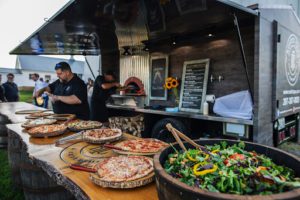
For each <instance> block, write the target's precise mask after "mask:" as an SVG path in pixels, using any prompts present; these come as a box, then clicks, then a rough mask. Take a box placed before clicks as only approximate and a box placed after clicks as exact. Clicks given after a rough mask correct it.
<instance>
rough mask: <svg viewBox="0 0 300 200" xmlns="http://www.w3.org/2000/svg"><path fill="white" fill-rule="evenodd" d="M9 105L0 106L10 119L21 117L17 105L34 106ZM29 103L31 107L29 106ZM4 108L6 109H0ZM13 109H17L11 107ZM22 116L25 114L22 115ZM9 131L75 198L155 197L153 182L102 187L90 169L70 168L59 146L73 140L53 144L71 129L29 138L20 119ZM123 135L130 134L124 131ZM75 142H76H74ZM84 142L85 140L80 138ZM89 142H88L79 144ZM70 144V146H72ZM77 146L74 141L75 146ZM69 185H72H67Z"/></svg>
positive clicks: (128, 199) (149, 199) (127, 199)
mask: <svg viewBox="0 0 300 200" xmlns="http://www.w3.org/2000/svg"><path fill="white" fill-rule="evenodd" d="M8 107H9V108H5V106H4V105H1V106H0V113H1V114H4V115H5V114H6V113H7V110H10V112H11V113H10V114H9V115H10V117H11V118H12V119H20V118H18V116H16V115H15V114H14V113H15V111H16V110H20V109H34V108H35V107H31V106H28V107H27V106H26V105H25V104H23V103H21V104H19V103H18V104H15V105H12V104H10V105H8ZM29 107H30V108H29ZM2 108H5V109H4V110H5V112H3V111H2ZM14 109H16V110H14ZM23 117H24V116H23ZM7 128H8V133H9V134H14V135H17V136H18V137H19V138H20V140H21V141H22V143H23V144H24V145H25V146H26V148H25V149H26V151H27V153H28V155H29V158H30V159H31V160H32V161H33V163H34V164H35V165H37V166H39V167H41V168H42V169H43V170H45V171H46V172H47V173H48V174H51V177H53V179H54V180H55V181H56V182H58V183H59V184H60V185H62V186H65V187H66V188H67V189H68V190H69V191H70V192H71V193H72V194H74V196H75V197H76V198H77V199H92V200H93V199H97V200H120V199H122V200H157V199H158V196H157V191H156V188H155V183H151V184H148V185H146V186H142V187H139V188H134V189H110V188H102V187H99V186H97V185H95V184H94V183H92V182H91V181H90V179H89V173H88V172H83V171H77V170H73V169H70V168H69V164H68V163H66V162H65V161H63V160H62V159H61V157H60V155H61V152H62V150H63V149H64V148H65V147H67V146H68V145H72V143H69V144H66V145H61V146H56V145H55V142H56V141H57V140H58V139H60V138H62V137H65V136H67V135H71V134H73V133H72V132H68V133H65V134H64V135H63V136H57V137H51V138H32V137H31V136H30V135H28V134H27V133H26V132H25V131H24V130H23V128H22V127H21V123H18V124H8V125H7ZM126 137H133V136H130V135H127V134H126ZM77 143H78V142H77ZM81 143H84V142H81ZM82 145H83V146H84V145H88V144H87V143H85V144H82ZM72 147H73V146H72ZM74 148H76V145H75V146H74ZM70 186H72V187H70Z"/></svg>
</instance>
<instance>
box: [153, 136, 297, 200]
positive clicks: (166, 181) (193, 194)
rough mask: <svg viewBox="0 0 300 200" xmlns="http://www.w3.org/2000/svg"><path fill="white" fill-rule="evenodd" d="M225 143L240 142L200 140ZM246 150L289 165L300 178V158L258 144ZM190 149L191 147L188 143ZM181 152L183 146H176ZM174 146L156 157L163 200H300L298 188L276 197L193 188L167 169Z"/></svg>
mask: <svg viewBox="0 0 300 200" xmlns="http://www.w3.org/2000/svg"><path fill="white" fill-rule="evenodd" d="M221 141H227V143H228V144H229V145H232V144H235V143H238V141H236V140H224V139H222V140H221V139H208V140H201V141H197V143H199V144H201V145H213V144H218V143H220V142H221ZM245 143H246V147H245V149H246V150H248V151H252V150H254V151H256V152H257V153H260V154H264V155H266V156H268V157H270V158H271V159H273V161H274V162H275V163H276V164H280V165H285V166H287V167H289V168H291V169H293V170H294V171H295V174H296V176H297V177H300V158H298V157H296V156H294V155H291V154H289V153H286V152H284V151H282V150H279V149H276V148H273V147H268V146H264V145H260V144H255V143H251V142H245ZM185 145H186V147H191V146H189V145H188V144H185ZM174 147H175V148H176V149H179V148H180V147H179V145H178V144H177V145H175V146H174ZM173 152H174V150H173V148H172V147H168V148H166V149H164V150H163V151H162V152H160V153H159V154H156V155H155V157H154V168H155V175H156V180H155V181H156V187H157V191H158V196H159V199H160V200H169V199H171V200H185V199H186V200H200V199H203V200H210V199H231V200H232V199H248V200H249V199H257V200H258V199H259V200H261V199H289V200H296V199H297V200H299V199H300V189H294V190H291V191H289V192H284V193H279V194H273V195H263V196H262V195H233V194H224V193H216V192H209V191H206V190H202V189H199V188H195V187H190V186H188V185H186V184H185V183H182V182H180V181H179V180H177V179H176V178H173V177H172V176H170V175H169V174H167V173H166V171H165V170H164V168H163V165H164V163H165V161H166V160H167V159H168V155H169V154H170V153H173Z"/></svg>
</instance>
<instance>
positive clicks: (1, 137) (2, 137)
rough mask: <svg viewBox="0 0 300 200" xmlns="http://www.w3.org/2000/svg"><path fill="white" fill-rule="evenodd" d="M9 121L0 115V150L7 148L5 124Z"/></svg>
mask: <svg viewBox="0 0 300 200" xmlns="http://www.w3.org/2000/svg"><path fill="white" fill-rule="evenodd" d="M9 122H10V121H9V119H8V118H7V117H6V116H4V115H0V148H6V147H7V128H6V124H8V123H9Z"/></svg>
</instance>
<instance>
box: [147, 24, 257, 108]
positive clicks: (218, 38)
mask: <svg viewBox="0 0 300 200" xmlns="http://www.w3.org/2000/svg"><path fill="white" fill-rule="evenodd" d="M241 31H242V37H243V42H244V48H245V53H246V58H247V63H248V67H249V71H248V73H249V75H250V82H251V87H252V89H253V87H254V28H253V27H251V28H244V29H242V30H241ZM161 54H168V55H169V63H170V64H169V76H173V77H178V78H179V79H181V76H182V70H183V63H184V61H188V60H197V59H206V58H209V59H210V69H209V77H210V75H211V74H212V75H213V76H214V77H215V78H217V77H218V76H219V75H221V76H223V77H224V80H223V81H221V82H218V81H217V80H215V81H214V82H213V83H211V82H210V81H209V82H208V89H207V94H215V95H216V97H221V96H224V95H227V94H230V93H233V92H238V91H241V90H247V89H248V85H247V80H246V75H245V72H244V67H243V63H242V57H241V53H240V49H239V43H238V38H237V36H236V33H235V31H234V30H232V31H229V32H226V33H222V34H217V35H215V37H212V38H203V37H202V38H200V37H199V39H196V38H195V39H193V40H190V41H188V42H186V43H181V44H178V45H172V44H165V45H161V46H155V49H151V56H155V55H161ZM170 93H171V92H169V98H168V101H167V102H163V101H152V102H151V103H152V104H166V105H172V102H173V98H174V97H173V95H172V94H170Z"/></svg>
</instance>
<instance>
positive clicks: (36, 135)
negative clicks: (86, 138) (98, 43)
mask: <svg viewBox="0 0 300 200" xmlns="http://www.w3.org/2000/svg"><path fill="white" fill-rule="evenodd" d="M66 130H67V129H64V130H61V131H55V132H51V133H35V134H31V133H28V132H27V133H28V134H29V135H30V136H31V137H36V138H48V137H55V136H58V135H62V134H64V133H65V132H66Z"/></svg>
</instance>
